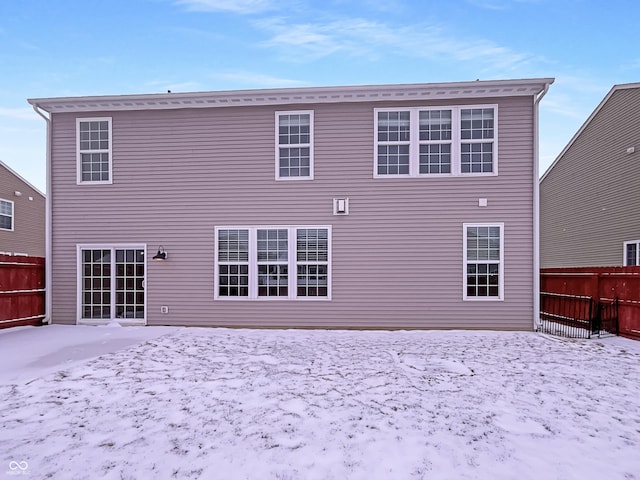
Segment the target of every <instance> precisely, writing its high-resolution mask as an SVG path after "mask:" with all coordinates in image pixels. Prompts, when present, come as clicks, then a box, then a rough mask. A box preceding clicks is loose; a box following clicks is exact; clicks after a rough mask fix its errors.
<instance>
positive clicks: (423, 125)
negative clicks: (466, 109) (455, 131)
mask: <svg viewBox="0 0 640 480" xmlns="http://www.w3.org/2000/svg"><path fill="white" fill-rule="evenodd" d="M420 140H421V141H425V140H430V141H433V140H435V141H438V140H451V110H426V111H422V112H420Z"/></svg>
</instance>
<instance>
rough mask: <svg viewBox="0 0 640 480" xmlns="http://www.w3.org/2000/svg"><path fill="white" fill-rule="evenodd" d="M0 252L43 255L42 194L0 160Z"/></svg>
mask: <svg viewBox="0 0 640 480" xmlns="http://www.w3.org/2000/svg"><path fill="white" fill-rule="evenodd" d="M0 253H7V254H10V255H31V256H35V257H44V254H45V198H44V194H43V193H42V192H40V191H39V190H38V189H37V188H35V187H34V186H33V185H31V184H30V183H29V182H27V181H26V180H25V179H24V178H22V177H21V176H20V175H18V174H17V173H16V172H14V171H13V170H12V169H11V168H9V166H7V165H6V164H5V163H3V162H1V161H0Z"/></svg>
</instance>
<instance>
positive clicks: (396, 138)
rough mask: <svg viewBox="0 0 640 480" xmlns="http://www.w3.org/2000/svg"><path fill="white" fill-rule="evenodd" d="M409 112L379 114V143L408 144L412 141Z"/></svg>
mask: <svg viewBox="0 0 640 480" xmlns="http://www.w3.org/2000/svg"><path fill="white" fill-rule="evenodd" d="M410 116H411V113H410V112H409V111H398V112H378V141H379V142H408V141H409V139H410V127H411V122H410Z"/></svg>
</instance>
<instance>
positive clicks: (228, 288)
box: [215, 227, 331, 300]
mask: <svg viewBox="0 0 640 480" xmlns="http://www.w3.org/2000/svg"><path fill="white" fill-rule="evenodd" d="M330 238H331V228H330V227H219V228H216V250H217V255H216V264H215V268H216V274H215V298H216V299H232V298H235V299H238V298H245V299H252V300H256V299H273V298H279V299H302V298H320V299H328V298H330V273H329V255H330Z"/></svg>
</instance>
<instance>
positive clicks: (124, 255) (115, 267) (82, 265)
mask: <svg viewBox="0 0 640 480" xmlns="http://www.w3.org/2000/svg"><path fill="white" fill-rule="evenodd" d="M78 270H79V272H78V283H79V288H78V297H79V298H78V323H93V324H100V323H108V322H110V321H112V320H116V321H118V322H122V323H135V324H144V323H145V320H146V315H145V304H146V295H145V291H144V287H145V247H144V246H143V245H133V246H129V245H127V246H102V245H101V246H94V245H79V246H78Z"/></svg>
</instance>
